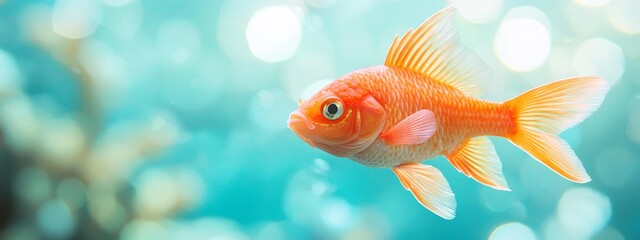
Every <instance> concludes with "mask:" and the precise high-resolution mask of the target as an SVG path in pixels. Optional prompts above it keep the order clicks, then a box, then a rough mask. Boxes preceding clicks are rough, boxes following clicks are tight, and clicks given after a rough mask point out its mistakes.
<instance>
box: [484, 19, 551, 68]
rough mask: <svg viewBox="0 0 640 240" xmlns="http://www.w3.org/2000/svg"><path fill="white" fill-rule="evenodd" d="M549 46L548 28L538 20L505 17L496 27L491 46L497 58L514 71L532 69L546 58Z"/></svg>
mask: <svg viewBox="0 0 640 240" xmlns="http://www.w3.org/2000/svg"><path fill="white" fill-rule="evenodd" d="M550 47H551V42H550V37H549V30H548V29H547V28H546V27H545V26H544V25H543V23H541V22H540V21H538V20H534V19H530V18H512V19H506V20H504V21H503V22H502V23H501V24H500V27H499V28H498V32H497V33H496V36H495V39H494V43H493V48H494V51H495V53H496V55H497V56H498V59H500V61H501V62H502V63H503V64H504V65H505V66H507V67H508V68H509V69H511V70H514V71H521V72H526V71H532V70H535V69H537V68H539V67H540V66H541V65H542V64H544V62H545V61H546V59H547V56H548V55H549V49H550Z"/></svg>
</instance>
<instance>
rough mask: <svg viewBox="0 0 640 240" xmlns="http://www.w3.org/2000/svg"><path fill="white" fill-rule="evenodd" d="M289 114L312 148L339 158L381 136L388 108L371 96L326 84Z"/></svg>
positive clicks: (291, 126)
mask: <svg viewBox="0 0 640 240" xmlns="http://www.w3.org/2000/svg"><path fill="white" fill-rule="evenodd" d="M299 105H300V107H299V108H298V109H297V110H295V111H293V112H292V113H291V114H290V115H289V121H288V122H287V124H288V126H289V128H290V129H291V130H293V132H295V133H296V134H297V135H298V136H299V137H300V138H302V140H304V141H305V142H307V143H308V144H309V145H311V146H312V147H317V148H320V149H322V150H324V151H325V152H328V153H330V154H333V155H335V156H338V157H348V156H352V155H354V154H356V153H359V152H362V151H364V150H365V149H366V148H367V147H369V145H371V144H372V143H373V142H374V141H375V140H376V139H377V137H378V135H380V132H381V131H382V128H383V127H384V123H385V121H386V111H385V110H384V108H383V107H382V106H381V105H380V104H379V103H378V101H376V100H375V99H374V98H373V97H372V96H371V95H362V94H360V95H358V94H343V93H341V92H339V91H335V90H333V91H332V90H331V87H325V88H324V89H323V90H321V91H319V92H318V93H316V94H315V95H314V96H312V97H311V98H309V99H308V100H306V101H301V102H300V103H299Z"/></svg>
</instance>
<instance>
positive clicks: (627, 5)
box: [605, 0, 640, 34]
mask: <svg viewBox="0 0 640 240" xmlns="http://www.w3.org/2000/svg"><path fill="white" fill-rule="evenodd" d="M637 9H640V1H637V0H614V1H613V2H612V3H610V4H609V6H608V7H607V9H606V11H605V12H606V14H607V19H608V20H609V23H611V25H613V27H615V28H616V29H618V30H619V31H621V32H623V33H627V34H638V33H640V14H638V11H637Z"/></svg>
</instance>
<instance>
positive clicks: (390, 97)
mask: <svg viewBox="0 0 640 240" xmlns="http://www.w3.org/2000/svg"><path fill="white" fill-rule="evenodd" d="M337 81H344V82H349V84H350V85H351V87H352V88H359V89H358V90H356V91H358V92H367V93H370V94H371V95H373V97H374V98H375V99H376V100H378V101H379V102H380V104H381V105H382V106H383V108H384V109H387V110H388V114H389V117H388V119H387V123H386V124H385V126H384V127H383V130H382V131H383V132H384V131H387V130H389V128H391V127H393V126H394V125H395V124H396V123H398V122H400V121H401V120H402V119H404V118H406V117H407V116H409V115H411V114H413V113H414V112H416V111H418V110H420V109H429V110H431V111H433V112H434V113H435V115H436V118H437V119H438V130H437V131H436V133H435V134H434V136H433V137H432V138H431V139H429V140H428V141H426V142H424V143H422V144H417V145H410V146H386V145H385V144H383V143H382V140H380V139H378V140H376V141H375V142H374V144H372V145H371V146H370V147H369V148H367V149H366V150H365V151H363V152H361V153H358V154H356V155H354V156H353V157H351V159H353V160H355V161H357V162H359V163H361V164H364V165H367V166H371V167H393V166H395V165H398V164H401V163H406V162H422V161H424V160H426V159H430V158H434V157H436V156H438V155H441V154H443V153H448V152H451V151H453V150H455V149H456V148H457V147H458V146H459V145H460V143H461V142H462V141H463V140H465V139H467V138H471V137H475V136H483V135H495V136H502V135H505V134H508V133H510V132H511V131H512V128H513V127H514V119H513V116H512V112H511V111H510V110H509V109H508V108H507V107H505V106H503V105H502V104H501V103H494V102H488V101H484V100H480V99H475V98H471V97H468V96H465V95H464V94H462V93H461V92H460V91H459V90H457V89H454V88H451V87H448V86H445V85H443V84H441V83H439V82H437V81H433V80H430V79H429V78H428V77H427V76H424V75H422V74H420V73H415V72H412V71H409V70H404V69H394V68H391V67H387V66H377V67H371V68H367V69H364V70H361V71H357V72H354V73H352V74H348V75H345V76H343V77H342V78H340V79H338V80H337ZM337 85H340V84H337Z"/></svg>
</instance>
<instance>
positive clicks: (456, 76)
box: [384, 6, 491, 95]
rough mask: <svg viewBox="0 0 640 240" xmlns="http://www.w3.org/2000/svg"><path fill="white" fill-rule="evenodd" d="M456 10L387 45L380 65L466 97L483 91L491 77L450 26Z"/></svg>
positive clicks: (438, 16) (453, 9) (451, 9)
mask: <svg viewBox="0 0 640 240" xmlns="http://www.w3.org/2000/svg"><path fill="white" fill-rule="evenodd" d="M455 13H456V10H455V8H454V7H452V6H449V7H447V8H445V9H443V10H441V11H440V12H438V13H436V14H434V15H433V16H431V17H430V18H429V19H427V21H425V22H424V23H423V24H422V25H420V26H419V27H418V28H417V29H416V30H415V31H413V30H411V29H410V30H409V31H407V33H405V34H404V35H403V36H402V37H400V38H398V37H397V36H396V38H395V39H394V40H393V43H391V46H390V47H389V51H388V52H387V59H386V60H385V63H384V65H386V66H389V67H398V68H404V69H409V70H413V71H415V72H419V73H423V74H426V75H427V76H429V77H430V78H432V79H433V80H436V81H440V82H442V83H444V84H446V85H449V86H452V87H454V88H457V89H459V90H461V91H462V92H464V93H465V94H468V95H478V94H480V93H482V91H483V87H482V85H483V83H486V82H488V80H490V79H491V74H490V72H489V71H488V68H487V67H486V66H485V65H484V63H483V62H482V60H480V58H478V57H477V56H476V55H475V54H473V53H472V52H470V51H469V50H467V49H466V48H464V47H463V46H462V45H461V44H460V42H459V39H458V38H459V37H458V33H457V32H456V30H455V28H454V26H453V20H454V17H455Z"/></svg>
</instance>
